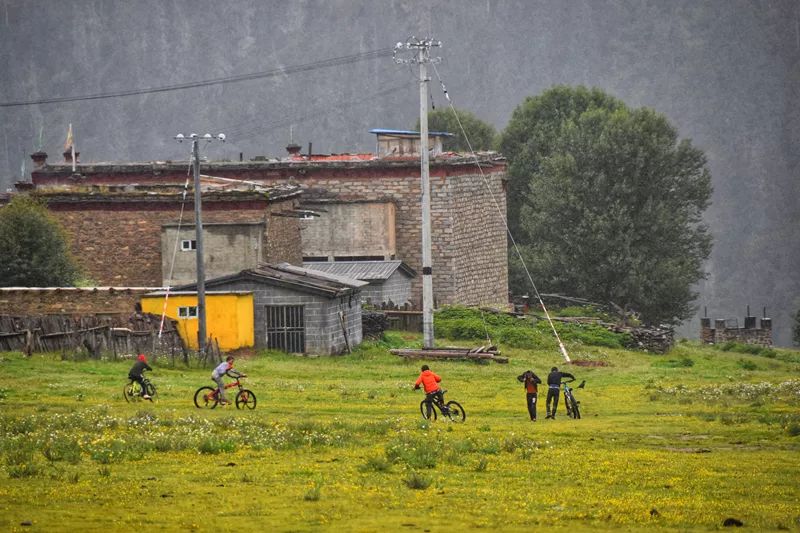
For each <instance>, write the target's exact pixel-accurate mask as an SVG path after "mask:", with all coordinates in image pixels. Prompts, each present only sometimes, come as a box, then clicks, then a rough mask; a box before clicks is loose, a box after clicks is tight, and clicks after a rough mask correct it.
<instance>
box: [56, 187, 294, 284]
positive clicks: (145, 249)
mask: <svg viewBox="0 0 800 533" xmlns="http://www.w3.org/2000/svg"><path fill="white" fill-rule="evenodd" d="M281 204H283V205H281ZM292 204H293V201H284V202H280V203H279V204H276V205H268V204H267V201H266V200H261V201H207V200H204V203H203V221H204V222H209V223H213V222H218V223H237V222H242V223H258V222H261V223H264V222H266V223H267V225H268V228H269V230H273V231H274V239H275V240H274V242H272V236H271V234H270V232H269V230H268V231H267V232H265V239H266V242H265V243H264V249H265V250H266V251H267V253H266V256H267V261H270V260H272V261H276V260H278V259H280V260H287V261H289V262H292V261H296V262H295V263H294V264H302V256H301V251H300V247H299V240H300V237H299V227H298V225H297V219H291V218H282V217H271V216H269V213H270V212H271V210H274V209H278V207H279V206H280V207H282V208H287V207H288V208H291V205H292ZM48 208H49V210H50V211H51V212H52V213H53V214H54V215H55V216H56V218H58V219H59V222H60V223H61V224H62V225H63V227H64V229H65V231H66V232H67V235H68V236H69V239H70V246H71V249H72V253H73V255H74V256H75V258H76V259H77V262H78V264H79V265H80V266H81V268H82V269H83V272H84V276H85V277H87V278H88V279H90V280H92V281H93V282H94V283H95V284H97V285H118V286H154V287H157V286H161V283H162V257H161V250H162V245H161V226H162V224H175V223H177V222H178V221H179V219H180V203H178V202H174V203H172V202H147V201H144V200H141V199H138V198H136V199H135V198H131V199H130V200H129V201H124V202H122V201H120V202H96V201H91V202H88V201H87V202H84V201H58V200H57V199H50V201H49V204H48ZM182 223H185V224H194V210H193V207H192V205H191V203H190V204H189V205H188V207H186V208H185V209H184V213H183V221H182ZM253 266H255V265H247V268H252V267H253ZM243 268H245V267H243Z"/></svg>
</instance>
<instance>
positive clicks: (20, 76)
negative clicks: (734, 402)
mask: <svg viewBox="0 0 800 533" xmlns="http://www.w3.org/2000/svg"><path fill="white" fill-rule="evenodd" d="M0 28H2V30H1V31H0V66H1V68H2V73H3V76H2V77H0V103H8V102H18V101H29V100H36V99H45V98H50V97H61V96H73V95H97V94H101V93H109V92H119V91H129V90H133V89H142V88H153V87H165V86H170V85H174V84H182V83H186V82H193V81H200V80H210V79H219V78H226V77H232V76H237V75H242V74H249V73H259V72H260V73H266V72H272V73H274V75H271V76H265V77H261V78H258V79H254V80H250V81H241V82H236V83H223V84H216V85H211V86H206V87H199V88H191V89H184V90H180V91H168V92H158V93H150V94H142V95H138V96H128V97H118V98H109V99H93V100H83V101H76V102H65V103H55V104H39V105H27V106H15V107H0V124H2V145H0V187H1V188H0V190H3V191H4V190H6V188H8V187H12V184H13V182H15V181H17V180H18V179H20V177H21V174H22V172H23V170H22V165H23V162H25V172H26V173H29V172H30V159H29V158H28V155H29V154H30V153H31V152H33V151H34V150H36V149H38V148H42V149H44V150H45V151H46V152H48V154H49V155H50V159H49V160H50V161H51V162H52V161H58V160H60V159H61V156H60V153H61V151H62V145H63V142H64V138H65V135H66V131H67V127H68V125H69V123H72V124H73V128H74V132H75V139H76V146H77V149H78V151H79V152H80V153H81V161H83V162H89V161H108V160H166V159H173V160H178V159H186V158H187V157H188V150H189V147H188V146H187V145H186V144H183V145H179V144H176V143H175V142H174V139H173V137H174V136H175V134H177V133H179V132H182V133H185V134H186V133H191V132H198V133H205V132H207V131H210V132H224V133H226V135H227V136H228V139H229V142H228V143H226V144H225V145H218V144H216V143H215V144H214V145H209V146H208V147H206V148H205V155H206V156H208V157H210V158H214V159H222V158H227V159H238V158H239V157H240V153H241V154H243V157H244V158H251V157H254V156H257V155H268V156H280V155H282V154H283V153H285V150H284V147H285V146H286V144H287V143H288V142H289V140H290V138H291V139H293V140H294V141H295V142H296V143H298V144H300V145H302V146H303V147H304V149H307V146H308V143H313V150H314V151H315V152H320V153H322V152H345V151H346V152H356V151H361V152H363V151H372V150H373V149H374V142H375V140H374V137H373V136H372V135H371V134H369V133H368V130H369V129H370V128H375V127H383V128H409V127H413V125H414V123H415V121H416V118H417V115H418V102H417V98H418V90H417V84H416V82H415V75H416V74H415V72H414V70H413V69H412V68H411V67H410V66H408V65H397V64H395V63H394V62H393V61H392V57H391V55H384V56H380V57H376V58H371V59H364V60H357V59H358V57H360V56H358V54H366V53H368V52H372V51H375V50H382V49H386V48H390V47H392V46H393V45H394V43H395V42H397V41H404V40H405V39H406V38H408V37H409V36H412V35H414V36H418V37H423V36H428V35H431V36H434V37H436V38H437V39H441V40H442V42H443V46H442V48H441V49H439V50H438V55H440V56H441V57H442V62H441V63H440V64H438V65H437V69H436V70H437V71H438V75H440V76H441V80H442V81H443V82H444V83H445V84H446V86H447V89H448V91H449V94H450V95H451V97H452V98H453V100H454V102H455V104H456V105H457V106H458V107H461V108H464V109H467V110H470V111H472V112H473V113H475V114H476V115H477V116H478V117H480V118H482V119H484V120H486V121H488V122H490V123H492V124H493V125H494V126H495V127H497V128H498V129H502V128H503V127H505V125H506V123H507V121H508V118H509V116H510V114H511V112H512V110H513V109H514V108H515V107H516V106H517V105H518V104H519V103H520V102H521V101H522V99H523V98H524V97H525V96H528V95H534V94H538V93H540V92H541V91H542V90H544V89H546V88H548V87H551V86H552V85H555V84H570V85H576V84H584V85H587V86H597V87H600V88H602V89H603V90H605V91H607V92H609V93H611V94H613V95H615V96H617V97H619V98H621V99H622V100H624V101H625V102H626V103H627V104H628V105H629V106H631V107H639V106H648V107H652V108H654V109H655V110H657V111H659V112H661V113H664V114H665V115H666V116H667V117H668V118H669V119H670V121H671V122H672V123H673V124H674V125H675V126H676V127H677V128H678V130H679V132H680V134H681V136H682V137H686V138H691V139H692V142H693V144H694V145H695V146H697V147H699V148H701V149H702V150H704V151H705V153H706V154H707V156H708V159H709V166H710V168H711V171H712V174H713V185H714V196H713V205H712V206H711V207H710V209H709V210H708V212H707V216H706V219H707V221H708V223H709V224H710V226H711V229H712V233H713V235H714V238H715V246H714V250H713V252H712V256H711V259H710V260H709V262H708V265H707V269H708V272H709V277H708V279H707V280H706V281H705V282H704V283H702V284H701V285H700V286H699V287H698V290H699V291H700V293H701V296H700V298H699V299H698V301H697V304H698V305H699V309H700V314H702V313H703V309H704V308H706V307H707V309H708V315H709V316H711V317H712V318H716V317H719V318H726V317H739V318H740V323H741V317H743V316H744V314H745V310H746V306H747V305H750V306H751V311H752V312H753V313H754V314H758V315H760V314H761V312H762V308H763V307H766V308H767V314H768V315H770V316H772V318H773V319H774V324H775V339H776V341H777V342H778V343H779V344H782V345H787V344H789V343H790V339H791V334H790V324H791V315H792V314H793V313H794V311H796V310H797V309H798V308H800V273H798V267H797V265H799V264H800V244H798V243H800V239H799V238H798V235H800V172H799V170H800V165H799V164H798V163H800V149H798V147H800V3H798V2H796V1H794V0H772V1H771V0H716V1H703V2H697V1H696V0H669V1H664V0H637V1H634V0H630V1H618V0H605V1H603V0H569V1H564V0H547V1H544V0H539V1H534V0H505V1H504V0H482V1H469V0H464V1H453V0H450V1H444V0H433V1H428V2H421V1H411V0H394V1H392V0H375V1H355V0H307V1H300V0H298V1H292V2H282V1H276V0H269V1H265V0H238V1H236V0H234V1H230V2H225V3H221V2H210V1H207V0H191V1H190V0H175V1H166V2H165V1H163V0H136V1H130V0H70V1H69V2H60V1H57V0H2V1H0ZM345 56H351V57H355V58H356V60H353V61H352V62H348V63H344V64H341V65H338V66H336V67H327V68H325V67H322V66H320V65H319V62H322V61H324V60H327V59H330V58H334V57H345ZM303 65H305V66H307V68H304V69H291V68H289V67H297V66H303ZM315 65H317V67H315ZM281 68H284V69H286V72H284V73H280V71H279V70H278V69H281ZM275 73H277V74H275ZM431 75H432V77H433V83H432V84H431V86H432V92H433V103H434V105H436V106H437V107H444V106H445V105H446V102H445V100H444V98H443V96H442V91H441V89H440V88H439V87H440V86H439V79H438V76H437V72H432V73H431ZM40 136H41V137H43V138H41V139H40ZM487 216H493V214H492V213H491V212H487ZM556 230H557V229H556V228H554V231H556ZM698 331H699V323H698V320H694V321H692V322H691V323H689V324H688V326H687V327H686V328H685V331H684V333H686V334H691V335H693V336H696V335H697V332H698Z"/></svg>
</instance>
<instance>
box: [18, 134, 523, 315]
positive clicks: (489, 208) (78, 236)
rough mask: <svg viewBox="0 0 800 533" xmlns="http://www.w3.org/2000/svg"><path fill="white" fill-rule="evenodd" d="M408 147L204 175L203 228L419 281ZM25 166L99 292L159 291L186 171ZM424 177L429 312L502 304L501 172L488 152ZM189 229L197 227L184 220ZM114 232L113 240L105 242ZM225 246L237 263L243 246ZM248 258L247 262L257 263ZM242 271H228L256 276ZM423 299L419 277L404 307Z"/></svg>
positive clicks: (417, 218) (222, 165) (304, 157)
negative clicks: (113, 288) (102, 287)
mask: <svg viewBox="0 0 800 533" xmlns="http://www.w3.org/2000/svg"><path fill="white" fill-rule="evenodd" d="M380 131H385V130H380ZM404 142H405V140H404ZM413 147H414V145H413V143H412V144H410V145H408V144H406V145H404V149H403V152H404V153H403V155H401V156H396V155H385V156H379V155H375V154H329V155H318V154H310V153H309V154H301V153H300V152H299V148H300V147H299V146H297V145H290V146H289V147H287V149H289V151H290V153H289V154H288V155H287V156H286V157H285V158H282V159H279V160H278V159H267V158H261V157H259V158H256V160H251V161H218V162H215V161H210V162H203V163H202V172H203V174H204V175H206V177H205V178H204V180H205V181H204V194H203V197H204V200H203V201H204V205H203V211H204V216H203V218H204V223H209V224H211V223H220V224H229V225H233V224H238V225H239V227H238V229H237V230H236V231H237V232H238V233H237V235H240V236H243V235H245V234H248V233H250V232H253V231H255V232H256V233H258V232H259V231H261V232H262V234H263V235H264V236H265V237H264V239H263V242H262V243H261V246H262V252H261V260H263V261H268V262H278V261H286V262H289V263H293V264H298V265H299V264H301V263H302V261H303V260H307V261H321V260H325V261H341V260H350V261H354V260H357V261H364V260H382V261H383V260H401V261H403V262H405V263H406V264H407V265H408V266H409V267H410V268H411V269H414V270H416V271H421V268H422V250H421V248H422V246H421V242H422V233H421V218H422V215H421V206H420V198H421V191H420V168H419V156H418V154H415V153H414V149H413ZM417 152H418V150H417ZM34 156H35V158H34V163H35V166H36V168H35V169H34V171H33V172H32V181H33V183H32V186H33V187H35V189H36V192H37V194H42V195H45V194H47V195H48V200H49V201H50V205H51V209H52V211H53V212H54V214H55V215H56V216H57V217H58V218H59V219H61V221H62V222H63V223H64V225H65V227H66V228H67V231H68V233H69V234H70V236H71V237H72V240H73V251H74V252H75V255H76V256H78V257H79V258H81V261H82V262H83V263H84V265H85V266H87V275H88V276H89V277H91V278H92V279H94V280H95V281H96V282H98V283H100V284H106V285H120V284H126V285H148V286H153V285H158V284H167V283H168V282H170V281H172V280H168V279H167V277H168V272H167V271H166V265H167V264H171V258H170V259H168V257H167V255H168V254H169V253H172V252H171V250H170V244H169V243H170V239H171V237H172V236H173V235H174V233H175V232H176V230H175V223H176V221H177V215H178V212H179V208H180V205H181V202H180V199H179V196H180V195H179V193H178V191H179V190H180V188H182V186H183V184H184V182H185V180H186V168H187V162H186V161H180V162H179V161H175V162H169V161H166V162H155V163H131V164H111V163H93V164H84V163H79V164H77V167H76V172H74V173H73V171H72V165H71V164H66V163H65V164H47V163H46V159H44V158H43V157H42V154H41V153H39V154H34ZM45 157H46V156H45ZM211 176H213V177H214V178H222V179H223V180H228V181H222V182H220V181H214V179H212V178H211ZM430 176H431V179H430V182H431V221H432V243H433V261H432V263H433V265H432V272H433V287H434V299H435V303H436V304H437V305H442V304H462V305H505V304H507V295H508V264H507V249H506V232H505V225H504V222H503V219H502V217H504V216H505V211H506V181H505V180H506V163H505V160H504V159H503V158H502V157H500V156H499V155H497V154H496V153H481V154H478V155H477V157H476V158H473V157H472V156H470V157H467V156H465V155H464V154H453V153H441V154H435V153H434V154H433V156H432V157H431V160H430ZM231 180H233V182H238V183H240V184H241V185H240V186H238V187H236V188H237V189H239V190H237V191H226V190H225V188H226V187H230V185H229V184H230V183H232V181H231ZM212 183H213V184H215V185H214V187H215V189H214V191H213V192H212V190H211V186H210V184H212ZM206 184H209V188H208V190H206V187H205V186H206ZM225 184H228V185H225ZM176 187H177V189H176ZM257 187H262V188H264V190H267V191H269V192H267V193H264V192H259V190H256V188H257ZM82 191H83V192H82ZM300 191H302V196H301V193H300ZM159 195H161V198H159ZM206 198H207V199H206ZM190 205H191V202H190V203H189V206H190ZM297 217H302V218H297ZM184 221H185V222H187V223H188V222H193V217H192V213H191V209H190V208H189V207H187V209H186V212H185V217H184ZM254 224H255V225H258V224H263V229H262V230H259V229H258V228H255V227H253V225H254ZM234 229H235V228H232V227H229V228H227V229H225V230H224V231H223V228H216V227H213V226H211V225H209V227H208V228H207V231H206V233H205V234H208V235H209V241H213V240H214V239H216V240H217V241H218V242H220V243H226V242H227V241H226V239H228V234H227V233H226V231H228V230H230V231H234ZM117 233H120V238H119V239H115V238H113V237H114V235H116V234H117ZM189 233H190V230H188V229H187V230H186V232H182V233H181V235H180V241H181V243H182V244H181V246H183V245H184V243H183V241H189V242H186V243H185V246H186V247H187V248H188V250H186V251H187V252H188V251H190V250H191V238H190V235H189ZM205 234H204V235H205ZM231 242H234V243H238V244H236V246H240V250H241V246H242V243H244V242H246V239H244V238H243V239H241V240H240V241H237V239H232V241H231ZM251 244H252V242H251ZM298 247H299V249H298ZM220 252H221V254H224V253H225V252H226V250H225V249H224V247H223V249H221V250H220ZM180 253H181V252H180V250H179V252H178V254H180ZM190 255H191V254H186V255H185V256H183V257H182V256H180V255H179V256H178V260H176V261H175V265H176V269H175V272H176V274H175V275H177V276H178V279H179V280H182V279H186V278H185V277H184V276H185V275H188V274H189V273H190V272H192V271H193V270H192V267H191V266H190V263H191V261H188V260H185V259H186V258H189V257H190ZM232 255H235V254H232ZM257 255H258V254H257V253H255V251H254V253H253V255H252V257H255V256H257ZM248 257H250V256H248ZM182 259H183V260H184V261H183V265H184V266H181V264H182V263H181V262H180V260H182ZM215 259H216V256H215ZM223 259H225V258H223V257H222V256H221V255H220V256H219V259H218V260H216V263H215V264H216V265H219V266H220V267H222V268H225V269H231V268H233V267H234V266H236V265H234V264H230V262H226V261H225V260H223ZM249 260H251V259H248V261H249ZM212 263H214V262H212ZM210 266H212V267H213V264H212V265H210ZM238 266H239V267H240V268H237V269H235V270H232V271H238V270H241V269H244V268H254V267H255V265H250V264H240V265H238ZM214 272H215V273H219V272H220V271H219V270H216V271H214ZM421 294H422V281H421V277H416V278H414V279H413V280H412V281H411V294H410V297H409V299H410V300H411V302H412V304H414V305H415V306H419V305H420V304H421Z"/></svg>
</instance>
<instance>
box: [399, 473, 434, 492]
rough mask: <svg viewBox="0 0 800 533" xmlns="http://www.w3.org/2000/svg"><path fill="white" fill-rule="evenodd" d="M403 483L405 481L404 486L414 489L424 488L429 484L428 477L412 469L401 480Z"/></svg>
mask: <svg viewBox="0 0 800 533" xmlns="http://www.w3.org/2000/svg"><path fill="white" fill-rule="evenodd" d="M403 483H405V484H406V487H408V488H409V489H414V490H425V489H427V488H428V487H430V486H431V480H430V479H428V478H426V477H425V476H423V475H421V474H418V473H417V472H414V471H412V472H411V473H410V474H409V475H408V477H406V478H405V479H404V480H403Z"/></svg>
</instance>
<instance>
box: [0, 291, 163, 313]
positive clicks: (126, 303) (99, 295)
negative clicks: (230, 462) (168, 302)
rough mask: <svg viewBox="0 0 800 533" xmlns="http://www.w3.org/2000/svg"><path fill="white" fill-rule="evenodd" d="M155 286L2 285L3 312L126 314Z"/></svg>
mask: <svg viewBox="0 0 800 533" xmlns="http://www.w3.org/2000/svg"><path fill="white" fill-rule="evenodd" d="M153 290H156V289H155V288H153V287H123V288H114V287H96V288H72V287H69V288H14V287H11V288H0V315H12V316H27V315H47V314H71V315H89V314H95V315H97V314H105V313H108V314H116V313H119V314H124V315H130V314H132V313H134V311H135V310H136V306H137V304H138V303H139V298H140V297H141V296H142V295H143V294H147V293H148V292H151V291H153Z"/></svg>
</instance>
